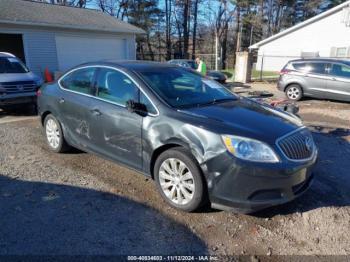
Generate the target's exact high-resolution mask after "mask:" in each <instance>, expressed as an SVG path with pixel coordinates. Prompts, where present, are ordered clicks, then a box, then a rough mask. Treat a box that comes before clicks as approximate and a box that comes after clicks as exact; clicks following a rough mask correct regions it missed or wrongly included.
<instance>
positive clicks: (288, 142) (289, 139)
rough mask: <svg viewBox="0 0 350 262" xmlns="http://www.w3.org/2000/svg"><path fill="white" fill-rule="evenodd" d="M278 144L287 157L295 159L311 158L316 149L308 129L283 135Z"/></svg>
mask: <svg viewBox="0 0 350 262" xmlns="http://www.w3.org/2000/svg"><path fill="white" fill-rule="evenodd" d="M277 144H278V146H279V147H280V148H281V150H282V151H283V153H284V154H285V155H286V157H287V158H289V159H293V160H303V159H307V158H310V157H311V156H312V154H313V152H314V150H315V144H314V141H313V139H312V136H311V133H310V132H309V131H308V130H307V129H302V130H300V131H297V132H295V133H292V134H290V135H288V136H286V137H283V138H282V139H280V140H279V141H278V142H277Z"/></svg>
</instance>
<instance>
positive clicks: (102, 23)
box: [0, 0, 144, 74]
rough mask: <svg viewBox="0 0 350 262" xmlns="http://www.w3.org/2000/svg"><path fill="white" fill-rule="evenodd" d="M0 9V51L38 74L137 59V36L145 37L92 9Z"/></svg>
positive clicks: (18, 4) (28, 5)
mask: <svg viewBox="0 0 350 262" xmlns="http://www.w3.org/2000/svg"><path fill="white" fill-rule="evenodd" d="M0 6H1V8H0V51H2V52H10V53H13V54H15V55H16V56H18V57H19V58H21V59H22V60H23V61H24V62H25V63H26V65H27V66H28V67H29V68H30V69H31V70H32V71H34V72H35V73H38V74H42V73H43V71H44V70H45V69H46V68H48V69H49V71H51V72H56V71H60V72H62V71H66V70H68V69H69V68H71V67H74V66H76V65H79V64H82V63H86V62H91V61H100V60H110V59H114V60H116V59H117V60H125V59H136V42H135V39H136V35H138V34H144V31H143V30H142V29H140V28H138V27H135V26H133V25H131V24H128V23H126V22H123V21H120V20H118V19H116V18H115V17H111V16H109V15H106V14H104V13H102V12H100V11H97V10H93V9H82V8H74V7H68V6H60V5H51V4H45V3H39V2H31V1H23V0H0ZM39 14H40V15H39Z"/></svg>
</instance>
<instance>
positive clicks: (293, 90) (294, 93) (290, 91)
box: [286, 85, 303, 101]
mask: <svg viewBox="0 0 350 262" xmlns="http://www.w3.org/2000/svg"><path fill="white" fill-rule="evenodd" d="M286 96H287V98H288V99H289V100H293V101H299V100H300V99H301V98H302V97H303V89H302V88H301V86H299V85H290V86H288V87H287V89H286Z"/></svg>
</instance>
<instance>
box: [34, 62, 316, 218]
mask: <svg viewBox="0 0 350 262" xmlns="http://www.w3.org/2000/svg"><path fill="white" fill-rule="evenodd" d="M38 108H39V113H40V115H41V120H42V124H43V126H44V128H45V135H46V140H47V143H48V146H49V148H50V149H51V150H53V151H55V152H64V151H66V150H68V149H69V147H71V146H73V147H76V148H79V149H81V150H83V151H87V152H92V153H95V154H97V155H100V156H103V157H106V158H108V159H111V160H113V161H116V162H118V163H122V164H124V165H127V166H128V167H130V168H132V169H134V170H137V171H138V172H140V173H143V174H145V175H147V176H150V177H152V178H153V179H154V180H155V182H156V184H157V186H158V189H159V192H160V194H161V195H162V197H163V198H164V199H165V201H167V202H168V203H169V204H170V205H172V206H173V207H176V208H179V209H182V210H185V211H193V210H195V209H198V208H199V207H200V206H201V205H203V204H205V203H206V202H208V201H210V203H211V204H212V205H213V206H214V207H216V208H219V209H227V208H228V209H232V208H236V210H239V211H242V212H252V211H255V210H258V209H261V208H265V207H268V206H272V205H278V204H282V203H285V202H288V201H291V200H292V199H294V198H295V197H297V196H299V195H301V194H302V193H303V192H305V190H306V189H307V188H308V187H309V185H310V182H311V180H312V166H313V165H314V163H315V161H316V158H317V148H316V146H315V144H314V142H313V139H312V135H311V133H310V132H309V130H308V129H307V128H306V127H304V126H303V125H302V123H301V121H300V120H299V119H298V118H297V117H295V116H293V115H290V114H289V113H286V112H282V111H278V110H276V109H274V108H272V107H270V106H268V105H264V104H259V103H257V102H255V101H253V100H249V99H246V98H243V97H239V96H237V95H235V94H233V93H231V92H230V91H229V90H228V89H227V88H225V87H223V86H222V85H220V84H219V83H217V82H216V81H213V80H211V79H208V78H205V77H202V76H201V75H200V74H198V73H196V72H193V71H190V70H188V69H185V68H182V67H179V66H174V65H171V64H166V63H151V62H142V61H140V62H137V61H135V62H134V61H123V62H100V63H89V64H85V65H81V66H78V67H76V68H74V69H72V70H71V71H69V72H67V73H66V74H64V75H63V76H62V77H61V78H60V79H59V80H58V82H56V83H52V84H47V85H44V86H43V87H42V88H41V89H40V91H39V92H38ZM115 186H116V187H118V185H115Z"/></svg>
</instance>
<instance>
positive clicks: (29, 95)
mask: <svg viewBox="0 0 350 262" xmlns="http://www.w3.org/2000/svg"><path fill="white" fill-rule="evenodd" d="M31 103H33V104H34V103H36V93H35V92H26V93H17V94H7V95H0V106H8V105H19V104H31Z"/></svg>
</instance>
